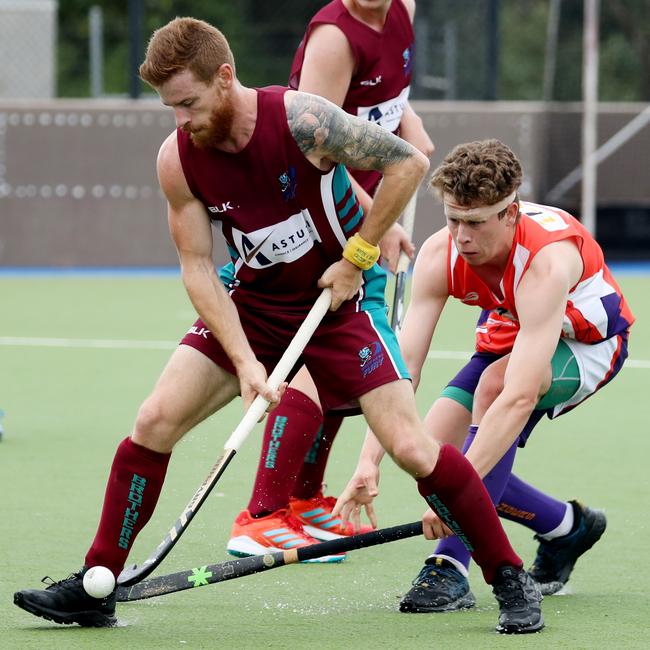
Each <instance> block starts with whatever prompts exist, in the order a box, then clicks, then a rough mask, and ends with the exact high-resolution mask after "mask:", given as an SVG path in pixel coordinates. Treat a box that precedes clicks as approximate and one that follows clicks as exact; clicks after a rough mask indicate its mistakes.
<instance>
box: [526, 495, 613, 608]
mask: <svg viewBox="0 0 650 650" xmlns="http://www.w3.org/2000/svg"><path fill="white" fill-rule="evenodd" d="M569 503H570V504H571V506H572V507H573V516H574V521H573V528H572V530H571V532H570V533H568V534H567V535H563V536H562V537H556V538H555V539H551V540H546V539H542V538H541V537H539V536H537V535H536V536H535V539H536V540H537V541H539V546H538V548H537V557H535V561H534V562H533V566H532V567H531V568H530V569H529V573H530V575H531V576H532V578H533V580H535V582H536V583H537V584H538V586H539V589H540V591H541V592H542V594H544V595H545V596H550V595H551V594H555V593H557V592H558V591H560V589H562V587H564V585H565V584H566V583H567V582H568V581H569V576H570V575H571V572H572V571H573V567H574V566H575V563H576V561H577V560H578V558H579V557H580V556H581V555H582V554H583V553H586V552H587V551H588V550H589V549H590V548H591V547H592V546H593V545H594V544H595V543H596V542H597V541H598V540H599V539H600V538H601V536H602V534H603V533H604V532H605V528H606V527H607V519H606V518H605V513H604V512H602V510H592V509H591V508H587V506H583V505H582V504H581V503H579V502H578V501H569Z"/></svg>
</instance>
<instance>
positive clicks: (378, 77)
mask: <svg viewBox="0 0 650 650" xmlns="http://www.w3.org/2000/svg"><path fill="white" fill-rule="evenodd" d="M414 13H415V2H413V1H412V0H406V1H405V2H403V1H402V0H381V1H375V2H358V1H357V0H334V1H333V2H330V3H328V4H327V5H325V6H324V7H323V8H322V9H321V10H320V11H318V12H317V13H316V14H315V16H314V17H313V18H312V19H311V21H310V22H309V25H308V26H307V29H306V31H305V36H304V37H303V40H302V42H301V44H300V46H299V48H298V50H297V52H296V55H295V58H294V61H293V65H292V69H291V76H290V85H291V87H293V88H297V89H299V90H301V91H305V92H311V93H314V94H317V95H320V96H321V97H325V98H326V99H329V100H330V101H332V102H334V103H335V104H338V105H339V106H342V107H343V109H344V110H346V111H347V112H349V113H351V114H352V115H359V116H361V117H364V118H366V119H368V120H370V121H373V122H375V123H377V124H379V125H381V126H383V127H384V128H386V129H388V130H389V131H392V132H395V133H396V134H398V135H400V136H401V137H402V138H403V139H405V140H406V141H408V142H410V143H411V144H412V145H414V146H415V147H417V148H418V149H419V150H420V151H422V152H423V153H424V154H425V155H426V156H427V157H428V156H429V155H430V154H431V153H432V151H433V144H432V142H431V140H430V138H429V136H428V135H427V133H426V131H425V130H424V127H423V125H422V120H421V119H420V118H419V117H418V116H417V115H416V114H415V112H414V111H413V109H412V108H411V106H410V104H409V103H408V94H409V89H410V82H411V77H412V67H413V50H414V34H413V27H412V21H413V16H414ZM350 175H351V176H352V179H353V185H354V188H355V192H356V194H357V197H358V198H359V200H360V202H361V203H362V205H363V206H364V208H365V209H368V208H369V206H370V204H371V196H372V195H373V194H374V192H375V191H376V189H377V185H378V183H379V181H380V179H381V174H380V173H379V172H378V171H375V170H370V171H369V170H355V169H351V170H350ZM394 228H395V227H394ZM405 239H406V241H405ZM400 244H401V245H402V246H403V247H405V248H406V249H407V250H408V252H409V253H412V245H411V244H410V242H408V239H407V238H406V237H405V235H404V234H403V231H402V234H401V235H400V232H399V231H394V232H390V231H389V233H387V235H386V236H385V237H384V238H383V239H382V242H381V249H382V256H383V257H384V258H385V259H386V260H387V261H388V263H389V268H390V269H391V270H394V269H395V266H396V264H397V259H398V256H399V252H400ZM342 419H343V416H342V415H341V411H336V410H330V411H327V412H325V414H324V413H323V408H322V404H321V400H320V398H319V395H318V390H317V388H316V386H315V384H314V382H313V380H312V378H311V377H310V376H309V373H308V372H307V370H306V369H305V368H302V369H301V370H300V371H299V373H298V375H297V376H296V377H295V378H294V380H293V381H292V383H291V385H290V387H289V389H288V390H287V391H286V393H285V394H284V396H283V398H282V401H281V403H280V405H279V406H278V407H277V408H276V409H275V410H274V412H273V414H272V415H271V417H269V419H268V421H267V424H266V429H265V432H264V439H263V442H262V450H261V456H260V461H259V465H258V470H257V475H256V479H255V485H254V487H253V493H252V495H251V499H250V501H249V503H248V507H247V509H246V510H243V511H242V512H240V513H239V515H238V516H237V519H236V520H235V523H234V525H233V529H232V532H231V538H230V540H229V542H228V551H229V552H230V553H232V554H233V555H248V554H253V553H265V552H267V551H268V550H273V549H276V545H275V542H274V536H273V535H270V534H268V533H269V532H271V533H272V532H273V531H275V530H277V529H278V526H279V523H280V522H279V520H281V521H282V522H283V523H284V525H285V526H286V525H287V523H288V524H289V525H290V527H291V531H292V534H293V535H294V536H295V540H301V541H305V542H306V543H309V541H310V538H309V537H308V536H310V535H311V536H313V537H315V538H317V539H323V540H327V539H333V538H335V537H338V536H341V535H348V534H352V532H353V527H352V526H351V525H349V524H348V525H344V524H343V523H342V522H341V520H340V519H339V518H337V517H334V516H332V514H331V511H332V509H333V507H334V504H335V503H336V499H335V498H334V497H331V496H324V494H323V491H322V483H323V478H324V472H325V466H326V463H327V459H328V456H329V451H330V449H331V445H332V443H333V441H334V437H335V436H336V433H337V432H338V430H339V428H340V426H341V422H342ZM287 511H289V512H290V515H291V516H290V517H289V518H288V519H287V516H286V515H287ZM373 523H374V522H373ZM303 526H304V528H303ZM366 529H369V528H368V527H365V526H364V527H361V530H362V531H364V530H366ZM311 542H312V543H313V542H315V540H311ZM340 559H342V556H337V557H327V558H322V559H321V560H320V561H328V562H329V561H338V560H340Z"/></svg>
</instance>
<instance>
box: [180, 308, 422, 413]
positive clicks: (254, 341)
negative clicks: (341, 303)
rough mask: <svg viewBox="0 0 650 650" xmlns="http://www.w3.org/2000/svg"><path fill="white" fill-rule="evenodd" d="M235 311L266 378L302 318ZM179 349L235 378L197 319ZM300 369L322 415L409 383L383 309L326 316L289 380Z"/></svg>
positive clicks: (233, 369) (228, 364)
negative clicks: (398, 382) (194, 352)
mask: <svg viewBox="0 0 650 650" xmlns="http://www.w3.org/2000/svg"><path fill="white" fill-rule="evenodd" d="M237 310H238V313H239V319H240V321H241V324H242V328H243V329H244V332H245V334H246V337H247V339H248V342H249V343H250V346H251V347H252V349H253V351H254V352H255V355H256V357H257V359H258V361H260V363H262V364H263V365H264V367H265V368H266V372H267V373H269V374H270V373H271V371H272V370H273V368H274V367H275V365H276V364H277V362H278V361H279V359H280V357H281V356H282V353H283V352H284V351H285V349H286V348H287V346H288V344H289V342H290V340H291V339H292V338H293V336H294V334H295V333H296V331H297V330H298V327H300V324H301V323H302V321H303V320H304V317H305V314H304V313H303V312H300V313H286V312H283V313H278V312H255V313H253V312H252V311H249V310H246V309H242V308H241V307H240V306H238V308H237ZM181 345H189V346H190V347H193V348H195V349H196V350H198V351H199V352H202V353H203V354H204V355H205V356H207V357H208V358H209V359H211V360H212V361H213V362H214V363H215V364H216V365H218V366H219V367H221V368H223V369H224V370H227V371H228V372H230V373H232V374H233V375H234V374H236V373H235V368H234V366H233V365H232V362H231V361H230V359H229V358H228V356H227V355H226V353H225V352H224V350H223V348H222V347H221V345H220V344H219V342H218V341H217V340H216V339H215V338H214V336H212V334H211V333H210V331H209V330H208V329H207V328H206V326H205V325H204V324H203V322H202V321H201V320H200V319H199V320H197V321H196V322H195V323H194V325H193V327H191V328H190V330H189V331H188V333H187V334H186V335H185V336H184V337H183V339H182V340H181ZM303 364H304V365H305V366H306V367H307V370H309V373H310V374H311V376H312V378H313V380H314V382H315V384H316V386H317V388H318V393H319V397H320V400H321V404H322V408H323V411H326V410H328V409H333V408H336V407H337V406H341V405H345V404H354V403H355V402H356V400H357V399H358V398H359V397H360V396H361V395H365V394H366V393H367V392H369V391H371V390H372V389H373V388H377V387H378V386H382V385H383V384H387V383H389V382H392V381H396V380H398V379H409V378H410V377H409V374H408V370H407V369H406V364H405V363H404V361H403V359H402V355H401V354H400V351H399V346H398V343H397V338H396V337H395V334H394V333H393V331H392V330H391V328H390V325H389V323H388V318H387V316H386V309H385V308H377V309H370V310H367V311H359V312H353V313H349V312H348V313H339V312H328V313H327V314H326V316H325V318H324V319H323V320H322V322H321V323H320V325H319V326H318V328H317V329H316V332H315V333H314V335H313V336H312V338H311V340H310V341H309V343H308V344H307V346H306V347H305V350H304V352H303V355H302V358H301V359H300V360H299V361H298V363H297V364H296V366H295V368H294V370H293V372H292V375H291V376H293V374H295V372H296V371H297V370H298V368H300V366H301V365H303Z"/></svg>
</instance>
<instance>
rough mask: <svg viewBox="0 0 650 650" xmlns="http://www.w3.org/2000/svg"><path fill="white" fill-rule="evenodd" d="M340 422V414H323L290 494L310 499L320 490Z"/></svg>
mask: <svg viewBox="0 0 650 650" xmlns="http://www.w3.org/2000/svg"><path fill="white" fill-rule="evenodd" d="M342 423H343V418H342V417H341V416H340V415H331V414H329V413H327V414H325V418H324V420H323V425H322V426H321V427H319V428H318V431H317V432H316V438H315V439H314V443H313V444H312V446H311V448H310V449H309V451H308V452H307V454H306V456H305V460H304V462H303V464H302V468H301V470H300V474H298V478H297V479H296V484H295V485H294V487H293V492H292V493H291V496H293V497H296V499H311V498H312V497H313V496H315V495H316V494H318V492H319V491H320V490H321V487H322V485H323V478H324V476H325V467H326V465H327V459H328V458H329V455H330V449H332V443H333V442H334V438H336V434H337V433H338V431H339V429H340V428H341V424H342Z"/></svg>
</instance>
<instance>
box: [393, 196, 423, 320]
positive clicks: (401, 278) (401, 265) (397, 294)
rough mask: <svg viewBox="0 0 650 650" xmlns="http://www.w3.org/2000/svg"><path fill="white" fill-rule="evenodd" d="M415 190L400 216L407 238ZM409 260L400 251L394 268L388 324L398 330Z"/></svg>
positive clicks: (412, 221) (413, 213) (402, 313)
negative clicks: (393, 285)
mask: <svg viewBox="0 0 650 650" xmlns="http://www.w3.org/2000/svg"><path fill="white" fill-rule="evenodd" d="M417 196H418V193H417V190H416V191H415V192H414V194H413V196H412V197H411V198H410V199H409V202H408V203H407V204H406V207H405V208H404V214H403V216H402V227H403V228H404V230H405V231H406V234H407V235H408V237H409V239H410V238H411V237H412V235H413V225H414V223H415V204H416V201H417ZM410 264H411V260H410V259H409V257H408V255H407V254H406V253H405V252H404V251H402V252H401V253H400V256H399V261H398V262H397V269H396V270H395V291H394V293H393V307H392V309H391V314H390V325H391V327H392V328H393V330H395V332H399V331H400V330H401V329H402V319H403V318H404V294H405V293H406V276H407V273H408V270H409V265H410Z"/></svg>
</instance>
